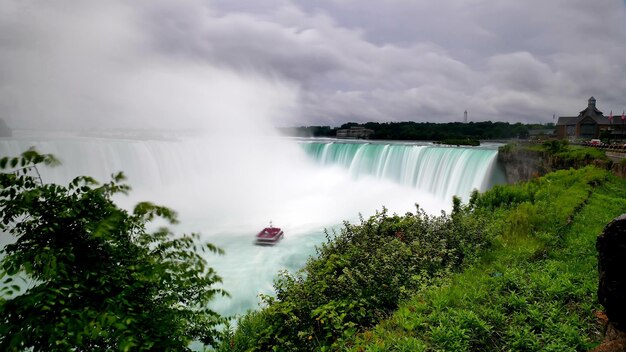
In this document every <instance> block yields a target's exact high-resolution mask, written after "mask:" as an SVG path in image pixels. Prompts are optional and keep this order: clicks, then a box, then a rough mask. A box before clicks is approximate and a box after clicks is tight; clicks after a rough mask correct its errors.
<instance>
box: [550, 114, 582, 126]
mask: <svg viewBox="0 0 626 352" xmlns="http://www.w3.org/2000/svg"><path fill="white" fill-rule="evenodd" d="M579 120H580V117H578V116H559V120H558V121H557V122H556V125H557V126H563V125H575V124H577V123H578V121H579Z"/></svg>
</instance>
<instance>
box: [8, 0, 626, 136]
mask: <svg viewBox="0 0 626 352" xmlns="http://www.w3.org/2000/svg"><path fill="white" fill-rule="evenodd" d="M17 3H18V2H17V1H9V2H8V5H7V4H5V5H2V6H4V8H3V10H2V11H1V14H0V16H2V17H0V19H1V20H2V21H1V22H0V29H3V30H2V31H1V33H2V34H0V46H1V47H2V49H3V50H2V52H4V53H6V52H9V54H0V60H1V61H0V63H3V64H4V65H3V67H11V66H17V67H18V69H13V68H14V67H13V68H11V69H10V70H4V71H3V70H2V69H0V73H2V75H0V89H2V91H3V92H4V93H3V94H2V96H3V98H0V109H4V111H7V110H9V111H14V110H16V108H15V106H16V103H15V99H12V98H11V96H15V94H16V93H15V91H16V89H15V87H13V88H11V86H10V85H9V84H8V83H7V82H21V83H20V84H21V85H22V86H28V88H29V89H31V91H35V92H37V91H38V90H37V81H38V78H39V77H40V75H38V74H37V73H36V72H35V73H32V72H31V73H29V72H25V71H29V70H21V69H20V68H23V67H28V68H32V67H37V65H38V64H37V63H36V62H29V60H34V59H33V57H37V55H33V53H36V52H41V51H44V52H45V51H46V50H49V51H50V52H52V53H54V55H51V56H45V59H44V61H45V62H43V63H42V64H44V65H46V66H49V65H52V66H53V67H55V64H57V63H58V62H59V61H60V62H63V63H64V64H62V65H59V67H60V68H59V69H58V70H45V72H46V74H48V75H51V76H50V77H49V78H48V81H49V82H53V83H54V85H55V87H57V86H59V85H61V86H63V85H67V86H69V87H73V86H74V89H73V90H75V91H80V89H78V88H77V87H75V86H79V87H82V86H83V84H87V83H85V82H83V83H80V82H81V80H85V77H92V76H94V75H95V76H98V79H97V80H95V81H96V82H98V84H102V85H104V86H105V87H112V86H119V85H120V84H122V85H129V84H130V83H128V80H126V79H116V78H115V77H116V76H119V77H128V76H129V75H130V76H131V77H132V76H136V75H137V72H144V74H146V73H145V72H146V70H147V69H146V66H147V67H148V68H149V70H151V71H150V74H147V75H148V76H151V77H153V78H154V76H158V75H164V73H163V72H170V71H169V70H170V69H173V68H172V67H174V69H173V70H174V71H172V72H174V73H176V72H178V73H180V72H181V71H184V72H185V74H184V75H183V76H184V77H188V76H193V75H194V72H195V71H196V70H200V68H201V67H205V66H206V67H208V68H210V70H213V71H211V72H213V74H215V73H216V72H222V74H226V75H234V76H237V77H238V80H240V81H241V82H240V83H241V84H242V85H245V83H244V82H245V81H246V80H248V79H250V80H251V81H252V82H253V84H252V86H253V88H254V87H255V85H260V86H263V87H273V88H272V89H276V90H277V91H280V92H283V93H284V90H285V89H287V90H289V89H292V90H293V94H296V95H297V94H299V93H301V95H300V96H299V98H298V99H299V104H300V107H301V109H300V110H295V111H297V112H296V113H293V111H294V110H292V115H291V116H287V114H281V116H280V117H277V118H274V119H273V120H272V122H273V123H274V124H277V125H302V124H333V125H338V124H341V123H343V122H347V121H361V122H363V121H401V120H414V121H460V120H461V119H462V115H463V111H464V110H465V109H468V111H469V112H470V117H471V119H472V120H487V119H489V120H504V121H511V122H517V121H523V122H550V121H551V117H552V114H553V113H556V114H557V115H571V114H575V113H576V112H577V111H578V110H580V109H581V108H582V107H584V105H585V102H586V99H587V98H588V97H589V96H590V95H594V96H595V97H596V98H597V99H598V105H599V107H600V109H602V110H606V111H608V110H613V111H618V110H620V109H623V108H624V106H625V105H626V101H625V100H624V97H625V96H626V94H625V93H626V82H623V80H621V79H619V78H620V77H622V76H623V75H624V73H626V72H624V71H625V70H626V68H624V66H625V65H623V63H624V62H626V49H624V48H623V45H622V43H624V42H626V31H625V30H624V26H623V25H621V24H623V23H624V22H625V21H626V6H625V5H624V2H617V1H612V0H598V1H593V2H589V1H585V0H575V1H572V0H555V1H549V2H545V1H538V0H533V1H526V2H520V1H513V0H503V1H496V2H494V1H487V0H475V1H471V2H469V1H464V0H450V1H445V2H441V1H440V2H433V1H425V0H424V1H407V0H390V1H385V2H368V3H363V2H361V1H356V0H341V1H338V0H320V1H315V2H310V1H305V0H272V1H264V2H257V3H255V4H250V2H249V1H242V0H228V1H226V0H214V1H201V0H185V1H177V2H170V1H164V0H159V1H137V2H133V3H132V5H128V4H126V3H121V2H100V3H96V2H91V1H87V2H85V4H88V5H81V6H80V7H79V8H75V5H72V4H71V3H70V2H69V1H62V0H56V1H51V2H49V4H50V5H48V6H47V7H48V10H44V11H42V10H38V11H36V13H37V16H38V20H41V21H42V22H44V23H49V25H50V26H52V27H53V30H52V31H50V30H49V26H47V25H46V26H43V25H42V26H31V25H25V23H26V22H27V21H26V20H32V19H31V18H28V17H26V18H25V17H24V16H22V17H21V18H20V16H18V19H13V18H15V16H13V17H12V16H9V15H7V13H8V12H10V11H11V10H10V9H9V10H7V8H8V7H11V6H18V5H17ZM20 3H21V2H20ZM68 6H72V11H71V12H72V13H73V14H76V13H78V14H82V15H83V16H82V17H84V18H89V19H90V21H92V20H93V19H95V20H96V25H90V24H87V23H84V24H83V25H85V27H86V28H87V29H89V30H86V31H84V32H82V33H79V34H80V38H79V40H78V41H77V40H76V38H75V37H73V36H72V37H64V36H67V33H68V31H67V30H63V29H62V28H63V26H64V22H69V23H73V24H74V26H80V25H81V23H80V21H78V23H77V21H76V20H74V19H73V18H74V17H75V16H72V17H71V18H69V17H68V16H66V17H64V16H63V11H61V10H62V9H63V8H64V7H68ZM96 12H97V14H95V15H94V13H96ZM100 21H101V22H100ZM107 21H109V22H107ZM40 27H41V28H40ZM44 27H45V29H44ZM57 27H61V30H59V31H57V32H55V31H54V28H57ZM57 29H58V28H57ZM43 32H45V33H43ZM42 33H43V34H42ZM41 38H46V39H47V40H42V39H41ZM37 40H39V42H37ZM76 42H78V43H81V45H82V43H93V45H91V46H90V45H84V46H81V47H79V48H75V47H72V43H76ZM96 44H97V45H96ZM118 44H119V45H124V48H122V49H120V48H119V47H117V46H116V45H118ZM5 49H9V50H5ZM116 53H117V55H118V56H116ZM38 57H39V58H40V60H41V57H44V56H42V55H39V56H38ZM146 59H148V60H149V61H150V62H147V63H146V62H145V61H146ZM23 60H26V62H27V64H25V63H24V61H23ZM55 60H56V61H55ZM89 62H91V63H92V64H89ZM172 62H174V64H172ZM17 63H19V64H17ZM7 65H8V66H7ZM103 67H104V68H105V69H104V70H103ZM9 71H10V72H9ZM31 71H32V70H31ZM102 71H105V72H109V73H110V74H108V75H105V76H102V75H98V74H97V73H98V72H102ZM67 72H70V74H69V77H71V79H68V77H67V75H66V73H67ZM7 76H8V77H10V78H9V79H8V80H7V79H6V78H5V77H7ZM110 76H113V78H111V77H110ZM200 76H202V75H200ZM228 80H229V79H226V81H228ZM87 81H89V79H87ZM180 81H181V83H180V84H182V85H188V84H189V81H185V80H180ZM24 82H27V83H28V84H27V83H24ZM182 82H187V83H182ZM51 84H52V83H51ZM198 84H201V83H199V82H198ZM130 85H131V86H132V84H130ZM217 86H218V85H215V87H217ZM297 87H299V88H297ZM145 88H148V87H145ZM187 88H188V87H187ZM216 89H219V88H216ZM43 90H44V91H45V93H46V94H48V95H49V96H48V97H47V98H50V99H49V100H47V102H48V103H49V104H52V102H51V101H54V104H52V105H55V104H56V106H57V110H59V111H62V110H63V109H68V107H69V108H73V107H76V106H78V107H80V106H81V104H87V105H89V103H85V102H88V101H89V100H95V101H98V100H99V101H100V102H99V103H98V104H97V105H98V106H102V107H106V108H107V109H115V107H116V106H120V105H121V107H119V109H124V108H126V107H127V105H128V104H126V102H123V100H124V99H121V98H119V97H118V98H117V99H111V98H110V95H108V94H107V93H106V89H94V90H90V89H87V90H86V91H85V93H84V95H85V94H86V95H85V96H83V97H82V98H81V99H79V101H78V102H77V101H74V100H75V99H71V100H70V101H64V100H63V99H61V98H64V96H63V95H62V94H61V96H58V97H57V96H55V95H54V93H50V92H49V91H53V90H51V89H43ZM179 91H180V89H179ZM183 91H184V89H183ZM191 91H193V92H195V90H194V89H191ZM283 93H280V94H279V95H280V96H285V94H283ZM146 94H147V93H146ZM158 94H163V95H166V96H168V97H171V96H175V95H176V94H177V92H176V91H164V90H163V89H161V90H158V89H157V90H156V92H153V93H151V94H148V95H150V96H151V98H150V99H157V97H156V96H157V95H158ZM194 94H195V93H194ZM194 94H191V95H194ZM43 95H45V94H43V93H42V94H40V96H43ZM252 95H253V93H252ZM287 95H289V94H287ZM296 95H293V96H291V97H287V98H281V99H278V100H279V101H280V102H281V103H279V105H280V104H283V105H285V104H286V105H290V104H292V103H293V101H292V100H293V99H296ZM24 96H25V98H23V99H28V97H29V96H28V95H24ZM140 96H141V95H140ZM272 96H273V97H276V95H275V94H274V95H272ZM196 98H198V99H201V97H200V96H198V97H196ZM146 99H148V98H146ZM285 99H287V100H289V101H291V103H285V101H286V100H285ZM18 100H19V99H18ZM144 100H145V99H144ZM120 101H122V103H120ZM139 101H140V102H141V101H143V100H142V99H139ZM107 103H111V104H110V105H109V106H107ZM49 104H48V105H49ZM17 105H19V106H23V105H24V102H23V101H21V102H20V103H19V104H17ZM44 105H46V104H44ZM48 105H46V106H48ZM131 105H134V106H135V108H134V109H131V111H133V112H134V113H137V114H141V113H147V112H146V110H145V109H140V108H139V107H138V106H140V103H137V104H131ZM270 105H271V104H270ZM177 108H179V105H176V104H174V105H172V106H170V107H168V108H166V109H164V111H162V114H163V115H165V114H168V113H169V114H173V113H174V111H175V110H176V109H177ZM78 110H79V112H80V111H83V110H86V108H84V107H83V108H80V109H78ZM0 111H3V110H0ZM147 111H148V112H150V110H149V109H148V110H147ZM66 113H67V114H75V113H77V112H76V111H67V112H66ZM196 113H198V112H194V114H196ZM192 115H193V114H192Z"/></svg>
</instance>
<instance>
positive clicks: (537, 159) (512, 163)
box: [498, 148, 550, 183]
mask: <svg viewBox="0 0 626 352" xmlns="http://www.w3.org/2000/svg"><path fill="white" fill-rule="evenodd" d="M498 163H500V165H502V167H503V168H504V172H505V174H506V180H507V182H508V183H517V182H520V181H528V180H530V179H532V178H535V177H538V176H543V175H545V174H546V173H548V172H549V171H550V169H549V166H548V165H546V162H545V160H544V156H543V154H542V153H541V152H535V151H530V150H526V149H521V148H515V149H510V150H507V149H502V148H501V149H500V150H499V151H498Z"/></svg>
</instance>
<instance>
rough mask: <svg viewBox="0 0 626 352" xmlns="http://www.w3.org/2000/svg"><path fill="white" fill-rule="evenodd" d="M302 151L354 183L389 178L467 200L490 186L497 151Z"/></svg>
mask: <svg viewBox="0 0 626 352" xmlns="http://www.w3.org/2000/svg"><path fill="white" fill-rule="evenodd" d="M302 147H303V149H304V150H305V151H306V153H307V155H309V156H310V157H311V158H313V160H315V161H316V162H317V163H319V164H321V165H326V166H331V165H338V166H341V167H343V168H345V169H347V170H348V172H349V173H350V174H351V175H352V177H353V178H355V179H358V178H361V177H364V176H373V177H376V178H378V179H389V180H392V181H394V182H397V183H399V184H402V185H405V186H409V187H413V188H417V189H419V190H421V191H424V192H428V193H430V194H432V195H434V196H436V197H438V198H442V199H449V198H450V197H451V196H452V195H458V196H461V197H463V198H465V199H467V198H466V197H467V196H468V195H469V193H470V192H471V191H472V190H473V189H478V190H479V191H484V190H485V189H486V188H488V187H489V186H490V182H491V173H492V172H493V167H494V164H495V161H496V156H497V153H498V152H497V150H496V149H495V148H475V147H448V146H433V145H423V144H421V145H420V144H398V143H354V142H337V141H333V142H304V143H302Z"/></svg>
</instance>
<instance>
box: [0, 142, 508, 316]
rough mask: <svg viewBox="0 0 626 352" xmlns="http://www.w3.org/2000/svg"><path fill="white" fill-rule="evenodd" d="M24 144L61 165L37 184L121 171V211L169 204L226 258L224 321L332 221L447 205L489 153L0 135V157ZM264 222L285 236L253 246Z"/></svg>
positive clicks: (472, 182) (304, 252) (215, 260)
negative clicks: (141, 204)
mask: <svg viewBox="0 0 626 352" xmlns="http://www.w3.org/2000/svg"><path fill="white" fill-rule="evenodd" d="M31 146H34V147H36V149H37V150H38V151H40V152H43V153H51V154H54V155H56V156H57V157H58V158H59V159H61V161H62V166H60V167H57V168H42V169H41V170H40V171H41V174H42V177H43V178H44V181H46V182H56V183H61V184H65V183H67V182H69V181H70V180H71V179H72V178H73V177H75V176H77V175H90V176H93V177H95V178H96V179H98V180H100V181H106V180H108V178H109V176H110V174H112V173H115V172H117V171H124V173H125V174H126V175H127V177H128V183H129V184H130V185H131V187H132V188H133V191H132V192H131V194H130V196H129V197H118V198H117V199H116V201H117V202H118V203H119V204H120V205H121V206H123V207H126V208H130V207H132V205H134V204H135V203H136V202H138V201H143V200H149V201H153V202H156V203H159V204H162V205H166V206H169V207H171V208H173V209H175V210H176V211H178V213H179V218H180V220H181V224H180V225H177V226H176V228H175V231H176V232H199V233H201V234H202V236H203V238H204V239H206V240H207V241H209V242H212V243H214V244H216V245H218V246H220V247H222V248H223V249H224V250H225V251H226V255H225V256H222V257H216V256H211V257H209V258H208V260H209V263H210V265H211V266H213V267H214V268H215V269H216V270H217V272H218V273H219V274H220V275H221V276H222V277H223V278H224V287H225V288H226V290H227V291H229V292H230V293H231V295H232V298H223V299H218V300H217V301H216V302H215V303H214V304H215V308H216V309H217V310H218V311H219V312H221V313H223V314H239V313H243V312H244V311H246V310H247V309H253V308H255V307H256V304H257V302H258V298H257V295H258V294H259V293H266V294H268V293H272V280H273V279H274V278H275V277H276V274H277V273H278V271H279V270H283V269H286V270H290V271H294V270H297V269H299V268H300V267H302V266H303V265H304V263H305V261H306V259H307V257H308V256H309V255H311V254H313V253H314V248H315V245H317V244H319V243H320V242H321V241H323V239H324V235H323V234H324V229H325V228H329V229H332V228H335V227H337V226H338V224H340V223H341V221H342V220H349V221H355V220H356V219H357V218H358V214H359V213H361V214H363V216H365V217H367V216H369V215H372V214H373V213H374V212H375V211H376V210H380V209H381V207H382V206H386V207H387V208H388V209H389V210H390V211H391V212H397V213H400V214H402V213H405V212H407V211H413V210H414V204H415V203H419V204H420V206H421V207H423V208H425V209H426V210H427V211H429V212H432V213H435V212H438V211H439V210H441V209H449V208H450V204H451V201H450V197H449V195H451V194H460V195H463V196H465V195H466V194H468V193H469V192H470V191H471V190H472V189H473V188H479V189H483V188H484V185H485V180H487V179H489V177H490V175H489V173H490V169H491V166H492V164H493V161H494V159H495V155H496V151H495V149H492V150H489V149H478V148H445V147H434V146H420V145H404V144H391V143H380V144H371V143H370V144H363V143H338V142H334V143H330V142H319V141H311V140H306V141H303V140H292V139H284V138H265V139H264V138H255V139H237V138H230V139H215V138H208V139H207V138H202V137H190V136H178V137H176V138H172V139H161V140H154V139H138V138H126V139H124V138H93V137H79V136H72V135H62V136H54V137H51V136H49V135H45V134H25V133H22V134H21V135H20V134H19V133H18V135H17V137H14V138H10V139H1V138H0V154H1V155H10V156H14V155H18V154H19V153H21V152H23V151H24V150H26V149H28V148H29V147H31ZM337 165H338V166H341V167H337ZM270 220H273V222H274V224H275V225H276V226H280V227H281V228H283V229H284V230H285V233H286V238H285V240H284V241H282V242H281V243H280V244H279V245H277V246H276V247H257V246H254V245H253V243H252V241H253V237H254V234H255V233H256V232H257V231H258V230H259V229H260V228H262V227H265V226H266V225H267V223H268V222H269V221H270Z"/></svg>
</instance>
